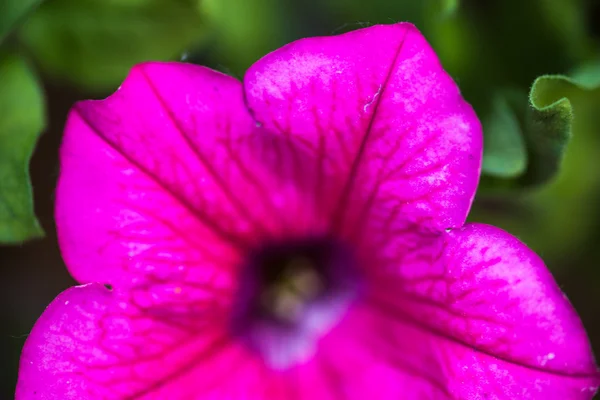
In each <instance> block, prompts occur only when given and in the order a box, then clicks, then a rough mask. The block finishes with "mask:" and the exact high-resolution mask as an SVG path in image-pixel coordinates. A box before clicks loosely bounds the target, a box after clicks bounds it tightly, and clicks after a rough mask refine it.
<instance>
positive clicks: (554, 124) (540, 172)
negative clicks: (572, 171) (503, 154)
mask: <svg viewBox="0 0 600 400" xmlns="http://www.w3.org/2000/svg"><path fill="white" fill-rule="evenodd" d="M567 80H569V78H567V77H564V76H559V75H545V76H541V77H539V78H537V79H536V80H535V82H534V83H533V86H532V87H531V91H530V93H529V102H530V104H531V108H530V109H528V110H527V115H526V118H527V120H526V121H527V122H526V124H527V125H526V126H525V129H526V130H527V132H526V134H525V140H526V142H527V147H528V151H529V161H528V163H527V170H526V171H525V174H524V175H523V176H522V177H520V179H519V183H520V184H521V185H522V186H534V185H540V184H543V183H546V182H547V181H549V180H550V179H552V178H553V177H554V176H555V175H556V174H557V173H558V171H559V168H560V164H561V161H562V159H563V156H564V153H565V151H566V147H567V144H568V143H569V140H570V139H571V127H572V125H573V107H572V105H571V101H570V100H569V99H568V97H567V96H566V94H562V93H561V91H560V89H559V88H560V87H561V86H563V85H564V84H565V82H567Z"/></svg>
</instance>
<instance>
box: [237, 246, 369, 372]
mask: <svg viewBox="0 0 600 400" xmlns="http://www.w3.org/2000/svg"><path fill="white" fill-rule="evenodd" d="M357 275H358V269H357V267H356V264H355V259H354V257H353V256H352V254H351V251H350V249H349V248H348V247H346V246H344V245H342V244H341V243H339V242H337V241H336V240H334V239H331V238H327V237H321V238H310V239H304V240H292V241H283V242H271V243H266V244H265V245H263V246H262V247H260V248H258V249H256V250H255V251H254V252H251V254H249V256H248V258H247V260H246V265H244V266H243V268H242V271H241V275H240V287H239V292H238V296H237V299H236V304H235V309H234V311H235V312H234V314H233V324H232V326H233V329H234V332H235V334H236V335H238V336H240V337H242V338H243V339H244V340H245V341H246V342H247V343H248V344H249V346H250V347H251V348H252V349H253V350H254V351H257V352H258V353H259V354H260V355H261V356H262V357H263V358H264V360H265V362H266V363H267V364H269V365H271V366H272V367H273V368H276V369H285V368H289V367H290V366H292V365H294V364H296V363H298V362H301V361H302V360H306V359H308V358H310V356H311V355H312V354H313V353H314V351H315V349H316V346H317V342H318V340H319V339H320V338H321V337H322V336H324V335H325V334H326V333H327V332H328V331H329V330H331V328H333V326H334V325H336V323H337V322H339V320H340V319H341V318H342V316H343V314H344V313H345V311H346V309H347V307H348V305H349V303H350V302H351V301H352V300H353V299H354V298H355V296H356V294H357V291H358V284H359V282H360V280H359V279H358V276H357Z"/></svg>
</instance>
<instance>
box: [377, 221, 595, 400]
mask: <svg viewBox="0 0 600 400" xmlns="http://www.w3.org/2000/svg"><path fill="white" fill-rule="evenodd" d="M374 282H377V283H376V284H375V286H374V287H375V288H376V290H374V291H373V292H372V293H371V294H370V295H369V296H368V300H367V302H368V304H369V305H370V309H371V311H372V313H374V314H378V315H380V316H381V317H382V318H386V317H387V319H388V322H389V329H390V330H392V333H391V334H390V337H392V338H395V340H398V341H399V340H402V334H403V333H402V332H404V330H405V329H406V327H405V325H406V324H407V323H409V324H411V325H413V326H415V327H417V328H418V329H420V330H421V331H422V338H423V339H422V340H424V341H429V342H430V343H431V348H432V350H431V351H432V353H431V354H432V356H433V357H434V358H435V359H437V360H438V362H439V363H440V364H441V365H442V370H443V371H444V373H443V375H441V376H440V379H443V380H445V381H446V383H445V384H444V385H445V386H446V387H447V388H448V390H449V392H450V393H452V394H454V395H456V396H458V398H467V399H470V398H494V399H503V400H504V399H506V400H508V399H515V398H528V399H540V400H542V399H556V400H559V399H591V398H592V397H593V394H594V393H595V391H596V390H597V388H598V386H599V385H600V374H599V372H598V369H597V367H596V363H595V361H594V357H593V354H592V352H591V348H590V345H589V341H588V338H587V336H586V333H585V330H584V328H583V326H582V324H581V321H580V320H579V317H578V316H577V314H576V312H575V311H574V309H573V308H572V306H571V305H570V303H569V302H568V300H567V299H566V297H565V296H564V294H563V293H562V292H561V290H560V289H559V288H558V286H557V285H556V283H555V282H554V279H553V277H552V275H551V274H550V272H549V271H548V270H547V269H546V267H545V266H544V263H543V261H542V260H541V259H540V258H539V257H538V256H537V255H536V254H535V253H533V252H532V251H531V250H529V249H528V248H527V247H526V246H525V245H523V244H522V243H521V242H519V241H518V240H517V239H515V238H514V237H512V236H511V235H509V234H507V233H506V232H504V231H502V230H500V229H497V228H494V227H491V226H487V225H480V224H470V225H467V226H465V227H464V228H460V229H456V230H452V231H451V232H449V233H447V234H445V235H443V237H442V239H441V240H438V241H433V242H430V244H429V246H427V247H421V248H420V249H419V250H417V251H415V253H414V254H413V255H412V256H408V257H405V259H404V260H403V262H402V263H401V265H397V266H396V268H395V269H389V270H388V272H387V273H384V274H383V275H380V276H378V277H377V278H375V281H374ZM394 321H397V322H394ZM394 330H396V332H394ZM374 335H375V333H374ZM404 357H406V358H408V359H410V360H412V361H418V359H420V358H423V357H424V355H423V354H419V353H418V352H410V353H407V354H406V355H404ZM484 394H485V395H487V396H488V397H485V396H484ZM477 396H480V397H477Z"/></svg>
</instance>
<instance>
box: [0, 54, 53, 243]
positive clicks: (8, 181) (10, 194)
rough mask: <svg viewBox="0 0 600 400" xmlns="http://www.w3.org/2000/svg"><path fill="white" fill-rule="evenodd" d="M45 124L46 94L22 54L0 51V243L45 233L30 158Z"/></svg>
mask: <svg viewBox="0 0 600 400" xmlns="http://www.w3.org/2000/svg"><path fill="white" fill-rule="evenodd" d="M44 126H45V111H44V96H43V93H42V89H41V88H40V86H39V84H38V81H37V79H36V76H35V74H34V72H33V71H32V70H31V69H30V68H29V66H28V65H27V63H25V62H24V61H23V60H22V59H21V58H19V57H18V56H15V55H11V54H0V243H17V242H21V241H24V240H27V239H32V238H36V237H41V236H43V234H44V232H43V231H42V228H41V227H40V225H39V223H38V221H37V220H36V218H35V214H34V212H33V199H32V189H31V184H30V183H29V172H28V169H29V160H30V158H31V153H32V152H33V149H34V147H35V144H36V141H37V138H38V136H39V134H40V133H41V131H42V130H43V128H44Z"/></svg>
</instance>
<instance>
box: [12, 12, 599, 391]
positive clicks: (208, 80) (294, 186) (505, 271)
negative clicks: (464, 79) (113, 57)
mask: <svg viewBox="0 0 600 400" xmlns="http://www.w3.org/2000/svg"><path fill="white" fill-rule="evenodd" d="M481 157H482V133H481V127H480V124H479V121H478V119H477V117H476V115H475V113H474V111H473V110H472V108H471V107H470V106H469V105H468V104H467V103H466V102H465V101H464V100H463V99H462V97H461V95H460V92H459V90H458V88H457V86H456V84H455V83H454V82H453V80H452V79H451V77H450V76H449V75H448V74H446V73H445V72H444V70H443V69H442V66H441V65H440V63H439V61H438V59H437V57H436V55H435V53H434V51H433V50H432V49H431V47H430V46H429V45H428V44H427V42H426V41H425V39H424V38H423V36H422V35H421V34H420V33H419V32H418V31H417V30H416V29H415V28H414V27H413V26H412V25H410V24H405V23H401V24H395V25H390V26H373V27H370V28H366V29H361V30H357V31H354V32H350V33H346V34H343V35H339V36H332V37H319V38H309V39H303V40H299V41H297V42H294V43H291V44H289V45H287V46H284V47H283V48H281V49H279V50H277V51H275V52H273V53H271V54H269V55H267V56H265V57H264V58H262V59H261V60H259V61H258V62H257V63H256V64H254V65H253V66H252V67H251V68H250V69H249V70H248V72H247V73H246V75H245V77H244V80H243V83H240V82H239V81H237V80H236V79H234V78H232V77H229V76H226V75H223V74H221V73H218V72H215V71H212V70H210V69H207V68H204V67H199V66H195V65H190V64H181V63H145V64H141V65H138V66H136V67H134V68H133V70H132V71H131V73H130V75H129V76H128V78H127V79H126V80H125V82H124V83H123V85H122V87H121V88H119V90H118V91H117V92H116V93H114V94H113V95H112V96H110V97H108V98H107V99H106V100H102V101H83V102H80V103H78V104H76V105H75V106H74V108H73V110H72V111H71V113H70V116H69V118H68V122H67V125H66V129H65V136H64V142H63V145H62V150H61V176H60V180H59V183H58V189H57V206H56V221H57V226H58V234H59V242H60V246H61V249H62V253H63V256H64V259H65V262H66V264H67V266H68V268H69V271H70V272H71V274H72V275H73V277H74V278H75V279H77V280H78V281H79V282H81V283H82V284H83V285H82V286H77V287H73V288H71V289H68V290H66V291H65V292H64V293H62V294H60V295H59V296H58V297H57V298H56V299H55V300H54V301H53V302H52V303H51V304H50V306H49V307H48V308H47V310H46V311H45V312H44V313H43V315H42V316H41V317H40V319H39V320H38V321H37V323H36V324H35V326H34V328H33V330H32V332H31V335H30V336H29V338H28V339H27V342H26V344H25V347H24V349H23V353H22V356H21V364H20V375H19V381H18V384H17V394H16V397H17V399H18V400H30V399H64V400H69V399H78V400H79V399H169V400H171V399H172V400H183V399H202V400H263V399H264V400H267V399H268V400H277V399H291V400H294V399H300V400H302V399H307V400H308V399H310V400H342V399H348V400H365V399H369V400H383V399H406V400H413V399H414V400H417V399H482V400H483V399H501V400H508V399H511V400H512V399H545V400H568V399H574V400H580V399H591V398H592V397H593V395H594V393H595V392H596V389H597V388H598V385H599V384H600V374H599V372H598V369H597V367H596V363H595V361H594V357H593V354H592V352H591V349H590V346H589V343H588V339H587V336H586V333H585V331H584V328H583V326H582V324H581V322H580V320H579V318H578V316H577V314H576V312H575V311H574V309H573V308H572V307H571V305H570V304H569V302H568V300H567V299H566V297H565V296H564V295H563V293H562V292H561V290H560V289H559V287H558V286H557V285H556V283H555V282H554V280H553V278H552V275H551V274H550V272H549V271H548V270H547V269H546V267H545V266H544V263H543V261H542V260H541V259H540V258H539V257H538V256H537V255H536V254H534V253H533V252H532V251H531V250H529V249H528V248H527V247H526V246H525V245H524V244H522V243H521V242H520V241H519V240H517V239H515V238H514V237H512V236H510V235H509V234H507V233H505V232H503V231H502V230H500V229H497V228H494V227H492V226H487V225H482V224H466V225H464V223H465V218H466V216H467V213H468V210H469V208H470V206H471V203H472V201H473V197H474V194H475V190H476V187H477V182H478V178H479V172H480V167H481Z"/></svg>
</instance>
